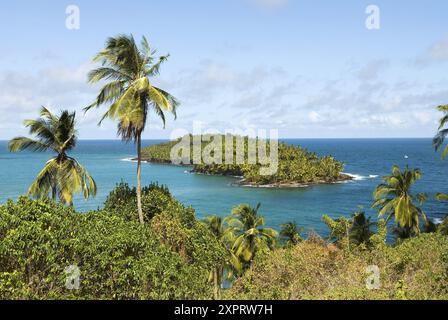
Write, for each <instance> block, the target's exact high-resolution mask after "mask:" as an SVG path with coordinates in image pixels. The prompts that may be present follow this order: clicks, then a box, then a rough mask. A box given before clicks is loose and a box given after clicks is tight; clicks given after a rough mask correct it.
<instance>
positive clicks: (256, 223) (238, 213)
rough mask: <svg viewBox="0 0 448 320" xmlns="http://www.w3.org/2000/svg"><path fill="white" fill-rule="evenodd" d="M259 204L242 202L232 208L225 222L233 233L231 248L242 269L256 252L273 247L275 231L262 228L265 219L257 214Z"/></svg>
mask: <svg viewBox="0 0 448 320" xmlns="http://www.w3.org/2000/svg"><path fill="white" fill-rule="evenodd" d="M259 208H260V204H258V205H257V206H256V207H255V208H252V207H251V206H249V205H247V204H242V205H239V206H237V207H235V208H234V209H233V210H232V215H231V216H229V217H228V218H227V220H226V221H227V223H228V224H229V226H230V227H231V228H232V230H233V232H234V233H235V240H234V242H233V245H232V250H233V252H234V253H235V256H236V257H238V259H240V261H241V263H242V265H243V267H244V268H243V269H247V268H248V267H249V265H250V263H251V262H252V261H253V259H254V258H255V256H256V254H257V252H259V251H260V250H263V249H265V248H271V249H272V248H273V247H274V245H275V238H276V237H277V232H276V231H275V230H274V229H271V228H263V226H264V224H265V221H264V218H263V217H262V216H260V215H259V214H258V210H259Z"/></svg>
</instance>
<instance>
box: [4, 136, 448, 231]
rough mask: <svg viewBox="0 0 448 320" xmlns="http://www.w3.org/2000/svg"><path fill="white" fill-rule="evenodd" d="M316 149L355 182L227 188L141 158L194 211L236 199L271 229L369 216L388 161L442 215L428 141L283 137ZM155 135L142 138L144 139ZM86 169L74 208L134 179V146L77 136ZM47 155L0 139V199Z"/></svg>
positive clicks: (437, 163) (90, 205) (444, 188)
mask: <svg viewBox="0 0 448 320" xmlns="http://www.w3.org/2000/svg"><path fill="white" fill-rule="evenodd" d="M284 141H285V142H287V143H290V144H295V145H300V146H302V147H305V148H307V149H309V150H310V151H314V152H317V153H318V154H320V155H328V154H329V155H333V156H334V157H335V158H337V159H338V160H341V161H343V162H344V163H345V170H344V171H345V172H347V173H350V174H353V175H356V176H357V177H358V178H357V179H356V180H355V181H351V182H347V183H341V184H334V185H320V186H313V187H309V188H300V189H265V188H260V189H257V188H247V187H237V186H232V182H233V181H234V180H233V179H232V178H228V177H213V176H203V175H195V174H190V173H187V172H186V170H187V169H186V168H185V167H177V166H166V165H156V164H146V163H145V164H143V182H144V183H150V182H151V181H158V182H159V183H161V184H165V185H167V186H168V187H169V189H170V190H171V192H172V193H173V194H174V196H175V197H176V198H177V199H179V200H180V201H181V202H182V203H183V204H185V205H187V206H192V207H193V208H194V209H196V214H197V216H198V217H199V218H202V217H204V216H206V215H209V214H218V215H223V216H224V215H227V214H229V213H230V211H231V209H232V207H234V206H236V205H238V204H240V203H248V204H251V205H256V204H257V203H258V202H260V203H261V209H260V212H261V213H262V214H263V215H264V216H265V218H266V223H267V225H269V226H272V227H278V226H279V225H280V224H281V223H283V222H286V221H291V220H294V221H296V222H297V223H298V224H299V225H301V226H304V227H305V228H306V229H307V230H315V231H316V232H318V233H326V228H325V226H324V224H323V222H322V221H321V216H322V215H323V214H328V215H330V216H333V217H338V216H341V215H345V216H349V215H350V214H351V213H353V212H355V211H357V210H358V206H363V207H364V209H365V210H366V212H367V213H368V214H369V215H372V216H375V212H374V211H373V210H370V209H369V207H370V205H371V204H372V192H373V190H374V188H375V186H376V185H377V184H379V183H380V182H381V177H382V176H384V175H387V174H389V172H390V170H391V167H392V165H394V164H397V165H399V166H401V167H404V166H406V165H409V166H410V167H415V168H420V169H421V170H422V172H423V178H422V179H421V180H420V181H419V182H418V183H417V184H416V185H415V189H414V190H415V191H416V192H421V191H422V192H427V193H428V194H429V195H430V201H428V202H427V203H426V204H425V205H424V207H423V208H424V210H425V212H426V213H427V215H428V216H430V217H431V218H433V219H440V218H443V217H444V216H445V214H446V213H448V205H446V204H443V203H438V202H437V201H435V200H433V198H434V195H435V194H436V193H437V192H446V193H448V184H447V182H446V181H447V176H448V170H447V169H448V160H446V161H442V160H440V156H439V154H436V153H435V152H434V150H433V149H432V146H431V139H303V140H302V139H287V140H284ZM159 142H161V140H151V141H144V143H143V144H144V145H150V144H154V143H159ZM72 155H73V156H74V157H76V158H77V159H78V160H79V161H80V162H81V163H82V164H83V165H84V166H85V167H86V168H87V170H88V171H89V172H90V173H91V174H92V175H93V177H94V178H95V180H96V182H97V184H98V195H97V196H96V198H95V199H93V200H89V201H84V200H83V199H82V198H80V197H77V198H76V199H75V207H76V208H77V209H78V210H79V211H88V210H92V209H96V208H98V207H101V206H102V204H103V202H104V200H105V198H106V196H107V194H108V193H109V191H110V190H111V189H113V188H114V186H115V184H116V183H118V182H120V181H121V180H123V181H127V182H129V183H130V184H132V185H135V171H136V164H135V163H133V162H131V161H129V160H127V159H129V158H131V157H133V156H134V155H135V150H134V145H133V144H132V143H131V144H125V143H123V142H121V141H113V140H109V141H87V140H85V141H79V142H78V146H77V148H76V150H75V151H74V152H73V153H72ZM49 157H50V155H49V154H47V153H31V152H22V153H14V154H11V153H9V152H8V151H7V142H6V141H0V203H3V202H5V201H6V200H7V199H16V198H17V197H18V196H19V195H21V194H24V193H26V191H27V188H28V186H29V185H30V184H31V182H32V181H33V179H34V178H35V176H36V175H37V174H38V172H39V171H40V169H41V168H42V167H43V165H44V164H45V162H46V160H47V159H48V158H49Z"/></svg>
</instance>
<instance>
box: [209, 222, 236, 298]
mask: <svg viewBox="0 0 448 320" xmlns="http://www.w3.org/2000/svg"><path fill="white" fill-rule="evenodd" d="M204 224H205V225H206V226H207V228H208V229H209V230H210V232H211V233H212V234H213V235H214V236H215V237H216V239H217V240H218V241H219V242H220V243H221V244H222V245H223V247H224V248H225V250H226V252H227V259H226V261H225V262H224V264H222V265H219V266H216V267H215V268H214V269H213V270H212V271H211V272H210V280H211V281H213V287H214V298H215V300H218V299H220V298H221V286H222V283H223V280H224V271H225V270H226V269H227V276H228V278H232V277H233V276H234V275H237V274H240V273H241V264H240V262H239V260H238V258H237V257H236V256H235V255H234V253H233V252H232V251H231V250H230V246H231V243H232V241H233V239H234V234H233V232H232V231H233V230H232V229H231V228H228V227H227V226H226V225H225V223H224V219H223V218H221V217H219V216H214V215H213V216H208V217H206V218H205V220H204Z"/></svg>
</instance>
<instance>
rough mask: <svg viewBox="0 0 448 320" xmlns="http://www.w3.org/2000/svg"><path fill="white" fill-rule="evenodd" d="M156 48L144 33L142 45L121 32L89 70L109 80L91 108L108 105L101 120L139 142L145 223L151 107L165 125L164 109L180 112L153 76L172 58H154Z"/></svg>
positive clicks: (92, 80) (97, 77)
mask: <svg viewBox="0 0 448 320" xmlns="http://www.w3.org/2000/svg"><path fill="white" fill-rule="evenodd" d="M154 54H155V50H152V49H151V47H150V45H149V43H148V41H147V40H146V38H145V37H143V40H142V43H141V46H140V47H139V46H138V45H137V44H136V43H135V40H134V38H133V37H132V36H127V35H119V36H116V37H112V38H109V39H108V40H107V42H106V47H105V48H104V49H103V50H102V51H100V52H99V53H98V54H97V56H96V57H95V58H94V59H93V61H94V62H101V64H102V66H101V67H99V68H96V69H94V70H92V71H91V72H90V73H89V76H88V78H89V82H90V83H92V84H93V83H96V82H99V81H101V80H106V81H108V83H107V84H106V85H104V86H103V88H102V89H101V90H100V93H99V94H98V96H97V98H96V100H95V102H94V103H93V104H91V105H90V106H88V107H87V108H85V109H84V110H85V111H87V110H89V109H91V108H94V107H99V106H100V105H103V104H105V105H108V108H109V109H108V110H107V112H106V113H105V114H104V115H103V117H102V118H101V120H100V122H99V124H101V122H102V121H103V120H104V119H106V118H109V119H112V120H117V121H118V130H117V133H118V135H119V136H121V138H122V139H123V140H124V141H131V140H132V141H134V142H135V143H136V145H137V208H138V215H139V220H140V222H141V223H142V224H143V223H144V219H143V211H142V201H141V194H142V191H141V142H142V141H141V137H142V132H143V131H144V130H145V127H146V120H147V117H148V113H149V111H150V110H153V111H154V112H155V114H156V115H157V116H159V117H160V118H161V120H162V122H163V125H164V126H165V114H164V111H168V112H171V113H173V114H174V116H176V108H177V106H178V102H177V100H176V99H175V98H174V97H173V96H172V95H171V94H169V93H168V92H166V91H164V90H162V89H160V88H158V87H156V86H154V85H153V84H152V83H151V81H150V78H152V77H154V76H156V75H158V74H159V71H160V66H161V64H162V63H163V62H164V61H166V60H167V59H168V55H167V56H161V57H159V58H158V59H157V61H156V62H154V60H155V57H154Z"/></svg>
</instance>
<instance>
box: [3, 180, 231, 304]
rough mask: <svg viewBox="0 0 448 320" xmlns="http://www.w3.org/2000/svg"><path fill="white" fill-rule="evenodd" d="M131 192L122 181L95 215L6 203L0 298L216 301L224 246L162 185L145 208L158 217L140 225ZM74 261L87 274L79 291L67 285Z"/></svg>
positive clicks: (24, 201)
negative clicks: (214, 278) (215, 280)
mask: <svg viewBox="0 0 448 320" xmlns="http://www.w3.org/2000/svg"><path fill="white" fill-rule="evenodd" d="M123 190H125V192H123V193H122V191H123ZM129 190H130V192H128V191H129ZM130 193H131V194H132V189H130V188H129V187H127V186H126V185H124V184H122V185H120V186H119V187H118V188H117V189H116V190H114V191H113V192H112V193H111V195H110V196H109V198H108V201H107V203H106V208H107V209H106V208H105V209H103V210H99V211H95V212H90V213H88V214H80V213H77V212H75V211H74V210H73V209H70V208H66V207H63V206H61V205H58V204H55V203H53V202H51V201H49V200H43V201H35V200H31V199H29V198H26V197H21V198H20V199H19V200H18V201H17V203H14V202H12V201H8V202H7V203H6V204H4V205H2V206H0V267H1V269H0V298H2V299H208V298H211V297H212V288H211V285H210V284H209V283H208V279H207V278H208V273H209V271H210V270H211V269H212V268H213V267H214V266H215V265H217V264H219V263H220V261H221V259H222V257H223V253H222V248H221V246H220V245H219V244H218V243H217V241H216V240H214V238H213V236H212V235H211V234H210V233H209V232H208V231H207V230H206V229H205V228H204V227H203V226H202V224H201V223H200V222H198V221H197V220H196V218H195V216H194V211H193V210H192V209H190V208H184V207H183V206H182V205H181V204H180V203H178V202H177V201H176V200H174V199H173V198H172V197H171V196H170V195H169V194H168V193H167V192H164V191H163V188H160V187H156V186H152V187H150V188H147V189H146V190H145V194H144V197H143V199H144V202H145V203H147V204H148V207H147V209H148V211H145V213H146V215H147V217H149V216H153V217H154V218H153V221H152V222H151V223H147V224H145V225H140V224H139V223H138V219H131V217H132V216H133V212H132V211H133V210H134V209H133V207H132V203H133V200H132V197H131V196H129V194H130ZM121 196H124V197H121ZM128 196H129V197H128ZM159 197H160V198H159ZM168 198H169V199H170V200H168ZM156 199H158V200H159V201H158V202H156V203H157V205H156V206H149V204H150V201H152V200H156ZM156 207H157V208H156ZM71 265H73V266H77V267H79V269H80V272H81V279H80V287H79V290H69V289H67V288H66V286H65V282H66V280H67V275H66V273H65V272H64V270H66V268H67V267H69V266H71Z"/></svg>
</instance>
